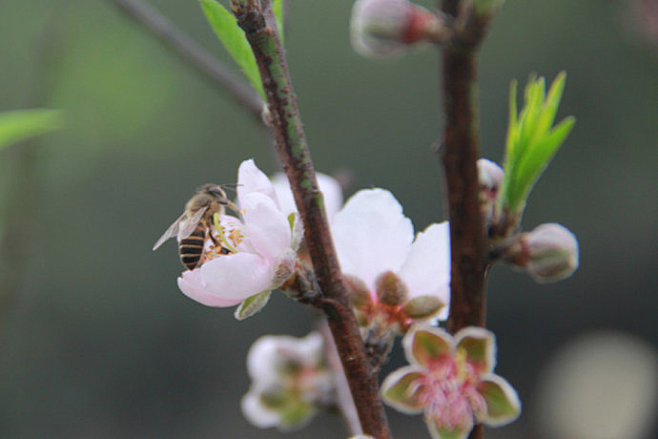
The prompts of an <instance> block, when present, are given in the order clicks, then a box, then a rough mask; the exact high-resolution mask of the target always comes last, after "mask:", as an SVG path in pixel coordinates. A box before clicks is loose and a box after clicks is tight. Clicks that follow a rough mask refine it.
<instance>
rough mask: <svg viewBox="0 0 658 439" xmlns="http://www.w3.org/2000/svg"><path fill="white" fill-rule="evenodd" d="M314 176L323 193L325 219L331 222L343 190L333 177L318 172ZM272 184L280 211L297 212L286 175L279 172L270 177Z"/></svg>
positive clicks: (341, 198)
mask: <svg viewBox="0 0 658 439" xmlns="http://www.w3.org/2000/svg"><path fill="white" fill-rule="evenodd" d="M316 176H317V179H318V186H320V190H321V191H322V195H324V206H325V210H326V213H327V220H329V222H331V220H332V218H333V217H334V215H335V214H336V212H338V210H339V209H340V207H341V206H342V205H343V191H342V189H341V187H340V184H338V181H337V180H336V179H335V178H333V177H330V176H329V175H326V174H322V173H319V172H318V173H317V174H316ZM272 185H273V186H274V190H275V192H276V196H277V197H278V199H279V206H281V211H283V212H285V213H290V212H297V206H296V205H295V199H294V198H293V195H292V190H291V189H290V183H289V182H288V177H286V175H285V174H283V173H281V172H279V173H277V174H275V175H274V177H272Z"/></svg>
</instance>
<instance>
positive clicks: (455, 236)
mask: <svg viewBox="0 0 658 439" xmlns="http://www.w3.org/2000/svg"><path fill="white" fill-rule="evenodd" d="M459 3H460V2H459V1H457V0H442V1H441V8H442V11H443V12H444V13H445V14H447V15H449V16H452V17H454V18H455V21H454V23H455V34H454V37H453V39H452V40H451V41H450V42H449V43H448V44H445V45H444V46H442V49H441V52H442V53H441V57H442V61H443V64H442V68H443V83H442V89H443V106H444V111H445V117H446V121H445V124H446V128H445V133H444V137H443V145H442V154H443V155H442V161H443V165H444V167H445V176H446V181H447V193H448V206H449V212H450V214H449V216H450V245H451V260H452V270H451V276H452V277H451V283H450V288H451V299H450V316H449V318H448V330H449V331H450V332H451V333H452V334H454V333H456V332H457V331H459V330H460V329H462V328H464V327H466V326H482V327H483V326H484V325H485V319H486V295H485V272H486V266H487V252H486V249H487V242H486V236H485V231H484V224H483V219H482V215H481V213H480V209H479V204H478V193H479V184H478V172H477V166H476V162H477V159H478V156H479V124H478V106H477V50H478V46H479V44H480V42H481V41H482V39H483V36H484V34H485V32H486V27H487V24H488V21H489V18H490V17H482V16H477V15H476V14H475V13H474V12H473V11H460V10H459ZM462 3H463V2H462ZM460 12H461V13H460ZM458 15H459V16H458ZM469 438H470V439H480V438H482V426H481V425H479V426H476V427H475V428H474V429H473V431H472V432H471V434H470V436H469Z"/></svg>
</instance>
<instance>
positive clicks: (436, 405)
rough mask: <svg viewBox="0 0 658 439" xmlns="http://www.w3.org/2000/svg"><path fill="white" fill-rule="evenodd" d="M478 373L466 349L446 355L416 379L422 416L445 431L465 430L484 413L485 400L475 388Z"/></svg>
mask: <svg viewBox="0 0 658 439" xmlns="http://www.w3.org/2000/svg"><path fill="white" fill-rule="evenodd" d="M478 381H479V379H478V375H477V374H476V372H475V369H474V368H473V367H472V366H471V365H470V364H469V363H468V362H467V361H466V357H465V352H464V353H460V352H459V351H458V352H457V355H456V357H453V356H451V355H445V356H443V357H442V358H441V359H440V360H438V361H436V362H435V363H434V364H432V365H431V366H430V370H429V371H428V373H426V374H425V375H424V376H423V377H422V378H420V379H419V383H418V386H419V387H420V388H421V391H420V392H419V393H420V394H419V397H420V398H421V400H422V401H423V405H424V406H425V415H426V417H427V418H428V419H431V420H432V421H433V422H435V423H436V424H438V425H442V426H443V427H444V428H445V429H446V430H449V431H451V430H456V429H459V430H467V429H470V426H471V424H472V423H473V422H474V421H473V417H475V419H476V420H479V419H481V418H482V416H483V415H484V414H485V413H486V402H485V400H484V398H483V397H482V395H480V394H479V393H478V391H477V388H476V385H477V383H478Z"/></svg>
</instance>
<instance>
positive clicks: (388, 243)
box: [331, 189, 450, 330]
mask: <svg viewBox="0 0 658 439" xmlns="http://www.w3.org/2000/svg"><path fill="white" fill-rule="evenodd" d="M331 229H332V234H333V238H334V243H335V245H336V251H337V253H338V258H339V261H340V265H341V268H342V270H343V273H344V274H345V275H346V277H347V279H348V283H350V282H351V283H352V284H355V283H356V285H352V286H354V287H355V288H356V289H360V290H363V291H366V292H367V294H368V295H369V298H368V300H366V301H365V302H366V303H363V304H362V305H363V306H361V307H360V308H359V309H358V311H360V312H361V314H362V315H361V317H362V318H364V319H365V320H366V321H367V322H366V325H370V324H372V323H373V322H375V321H377V323H378V324H382V325H388V326H389V327H390V328H391V329H395V328H394V327H396V328H397V329H403V330H404V329H406V327H407V326H408V325H409V324H410V323H411V319H409V318H407V317H408V316H406V314H405V312H404V311H405V306H406V305H407V304H409V303H411V302H412V301H413V300H414V299H419V300H421V301H422V300H423V299H424V298H428V297H429V298H432V299H434V300H433V301H431V302H433V303H434V304H435V306H434V308H435V309H434V310H435V311H437V312H434V313H430V314H431V315H429V316H427V317H429V318H431V319H433V320H437V319H445V318H447V316H448V304H449V300H450V292H449V284H450V237H449V227H448V223H446V222H443V223H440V224H432V225H430V226H429V227H427V228H426V229H425V230H424V231H423V232H420V233H418V234H417V235H416V237H415V239H414V231H413V225H412V224H411V220H409V218H407V217H405V216H404V215H403V213H402V206H401V205H400V203H399V202H398V201H397V200H396V199H395V197H394V196H393V194H391V193H390V192H388V191H386V190H384V189H368V190H361V191H359V192H357V193H356V194H354V195H353V196H352V197H351V198H350V199H349V200H348V201H347V203H346V204H345V206H344V207H343V208H342V209H341V210H340V211H339V212H338V213H337V214H336V215H335V216H334V219H333V222H332V225H331ZM391 284H393V285H394V288H397V289H399V290H400V291H398V292H396V291H391V288H390V287H389V286H390V285H391ZM382 286H384V287H386V288H384V289H387V290H388V291H387V292H383V291H382ZM388 293H391V294H388ZM383 294H384V295H386V294H388V295H389V296H390V297H389V298H383V297H382V295H383ZM396 294H397V296H398V297H395V296H396ZM416 302H418V301H416ZM416 302H414V303H412V304H416ZM426 302H429V301H426ZM437 304H438V307H437V306H436V305H437Z"/></svg>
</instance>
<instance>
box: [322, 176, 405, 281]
mask: <svg viewBox="0 0 658 439" xmlns="http://www.w3.org/2000/svg"><path fill="white" fill-rule="evenodd" d="M332 231H333V237H334V243H335V245H336V251H337V252H338V258H339V260H340V265H341V268H342V269H343V273H345V274H352V275H355V276H357V277H359V278H360V279H361V280H363V281H364V282H365V283H366V285H367V286H368V287H369V288H370V289H373V288H374V281H375V278H376V277H377V276H378V275H380V274H381V273H383V272H385V271H389V270H390V271H393V272H397V271H398V270H399V269H400V268H401V267H402V264H403V262H404V261H405V260H406V258H407V255H408V254H409V251H410V249H411V241H412V240H413V226H412V225H411V221H410V220H409V218H406V217H405V216H404V215H403V214H402V206H401V205H400V203H399V202H398V201H397V200H396V199H395V197H394V196H393V195H392V194H391V193H390V192H388V191H386V190H383V189H368V190H361V191H359V192H357V193H356V194H355V195H353V196H352V198H350V199H349V200H348V201H347V203H346V204H345V206H344V207H343V209H342V210H341V211H340V212H338V213H337V214H336V216H335V217H334V221H333V224H332Z"/></svg>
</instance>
